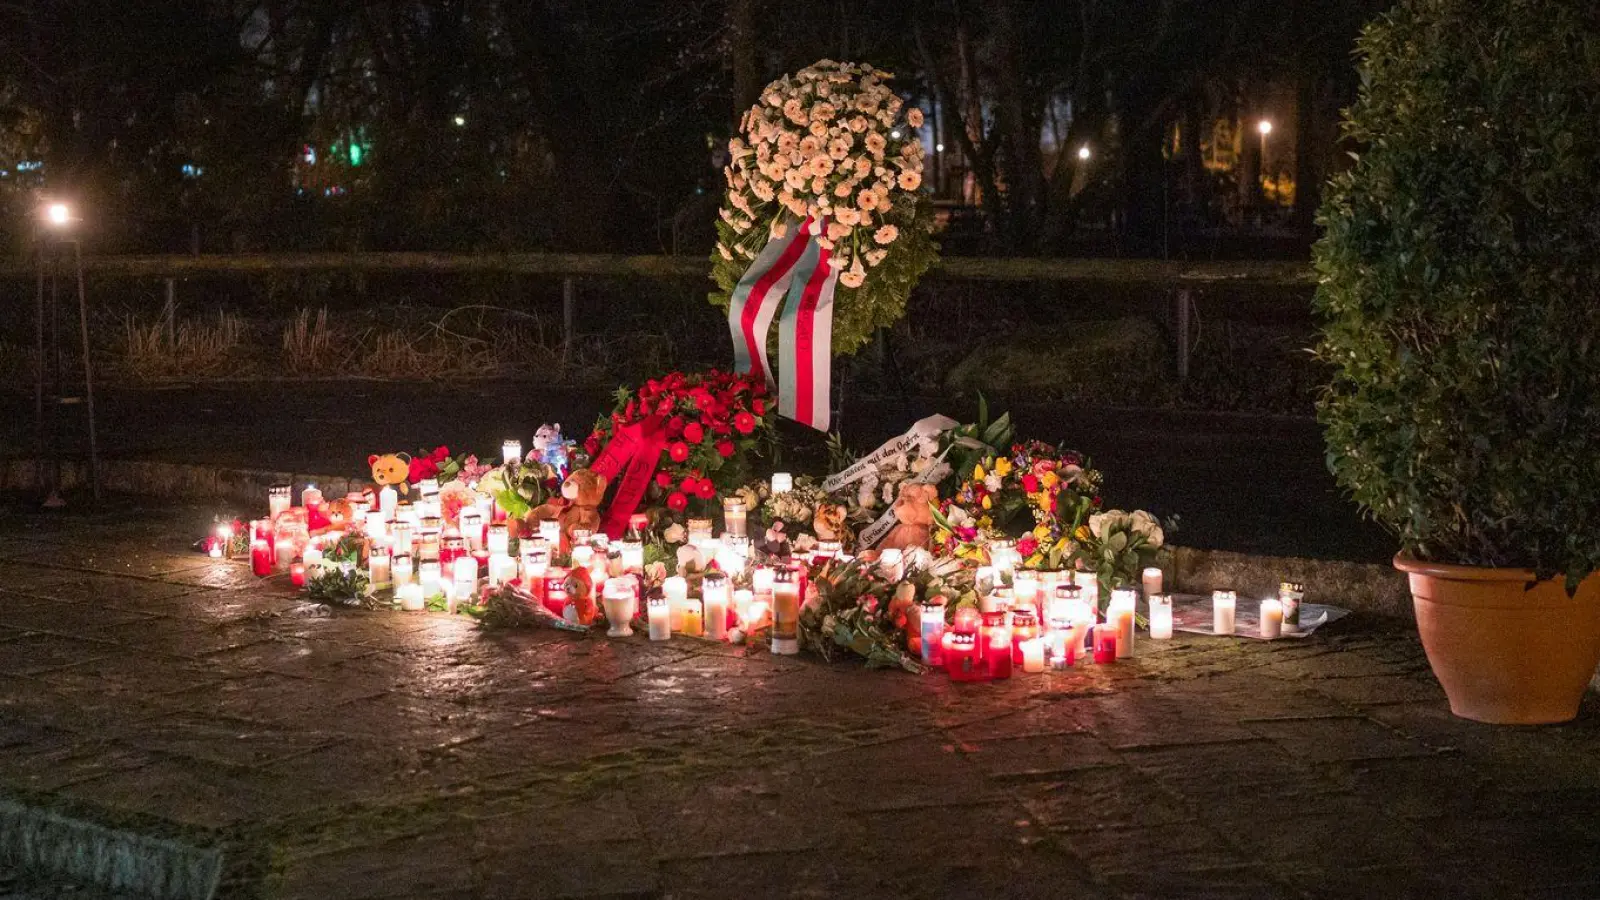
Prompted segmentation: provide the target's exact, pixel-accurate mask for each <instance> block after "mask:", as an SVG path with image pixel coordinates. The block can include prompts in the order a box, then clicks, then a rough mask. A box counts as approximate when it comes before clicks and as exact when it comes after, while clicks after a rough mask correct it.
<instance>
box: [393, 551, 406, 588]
mask: <svg viewBox="0 0 1600 900" xmlns="http://www.w3.org/2000/svg"><path fill="white" fill-rule="evenodd" d="M389 580H390V581H392V582H394V583H395V584H396V585H402V584H410V583H411V554H409V553H396V554H394V555H393V556H390V557H389Z"/></svg>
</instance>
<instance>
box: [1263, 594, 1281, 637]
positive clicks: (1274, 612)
mask: <svg viewBox="0 0 1600 900" xmlns="http://www.w3.org/2000/svg"><path fill="white" fill-rule="evenodd" d="M1282 634H1283V604H1282V603H1280V602H1278V601H1277V600H1263V601H1261V636H1262V637H1264V638H1266V639H1267V640H1272V639H1273V638H1276V637H1278V636H1280V635H1282Z"/></svg>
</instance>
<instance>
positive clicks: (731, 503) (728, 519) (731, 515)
mask: <svg viewBox="0 0 1600 900" xmlns="http://www.w3.org/2000/svg"><path fill="white" fill-rule="evenodd" d="M749 516H750V509H749V507H747V506H745V503H744V500H743V499H742V498H739V497H726V498H724V499H723V501H722V530H723V531H726V532H728V533H729V534H733V535H738V536H739V537H744V536H745V533H746V532H745V525H746V522H748V520H749Z"/></svg>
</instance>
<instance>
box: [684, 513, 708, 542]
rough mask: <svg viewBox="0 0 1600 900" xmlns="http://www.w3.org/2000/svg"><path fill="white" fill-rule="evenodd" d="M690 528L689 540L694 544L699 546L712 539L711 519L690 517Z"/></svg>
mask: <svg viewBox="0 0 1600 900" xmlns="http://www.w3.org/2000/svg"><path fill="white" fill-rule="evenodd" d="M688 530H689V534H688V541H689V543H690V544H693V545H694V546H697V547H698V546H699V545H701V544H703V543H705V542H706V541H709V540H711V520H710V519H690V520H689V529H688Z"/></svg>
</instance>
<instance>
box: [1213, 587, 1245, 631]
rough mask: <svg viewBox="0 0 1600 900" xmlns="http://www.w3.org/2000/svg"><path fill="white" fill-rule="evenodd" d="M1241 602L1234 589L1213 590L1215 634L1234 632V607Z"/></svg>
mask: <svg viewBox="0 0 1600 900" xmlns="http://www.w3.org/2000/svg"><path fill="white" fill-rule="evenodd" d="M1238 602H1239V598H1238V595H1236V594H1235V593H1234V592H1233V591H1212V592H1211V631H1212V633H1213V634H1233V618H1234V609H1235V607H1236V605H1237V604H1238Z"/></svg>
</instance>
